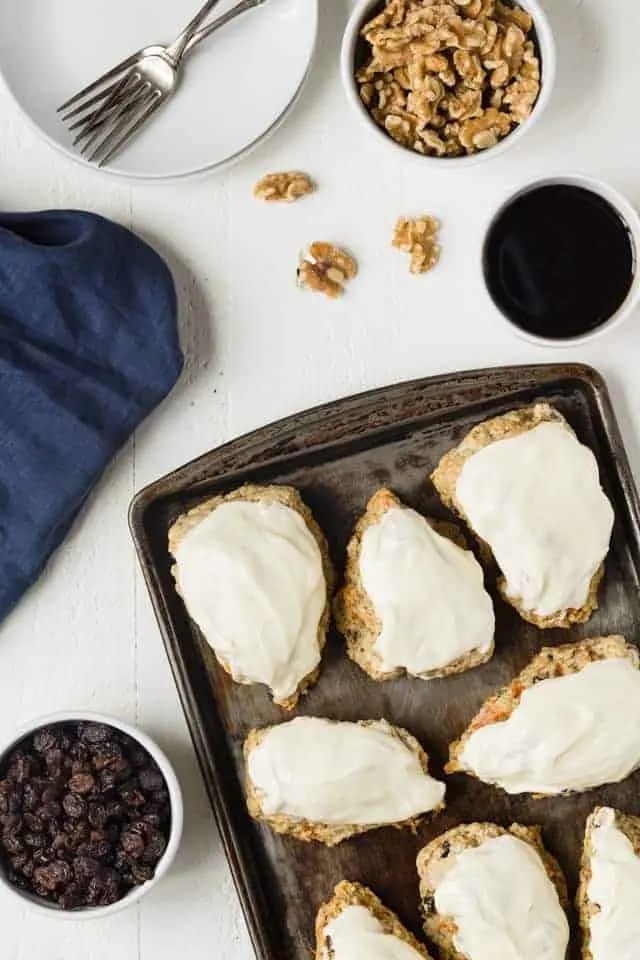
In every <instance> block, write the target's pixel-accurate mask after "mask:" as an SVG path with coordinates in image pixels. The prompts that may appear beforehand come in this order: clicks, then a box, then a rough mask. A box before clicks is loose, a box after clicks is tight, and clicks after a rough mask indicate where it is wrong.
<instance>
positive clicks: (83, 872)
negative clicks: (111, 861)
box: [72, 854, 102, 883]
mask: <svg viewBox="0 0 640 960" xmlns="http://www.w3.org/2000/svg"><path fill="white" fill-rule="evenodd" d="M72 867H73V875H74V877H75V878H76V880H77V881H78V883H87V882H88V881H89V880H91V878H92V877H97V876H98V874H99V873H100V871H101V869H102V865H101V864H100V861H99V860H96V859H95V857H89V856H87V855H86V854H81V855H80V856H77V857H74V859H73V862H72Z"/></svg>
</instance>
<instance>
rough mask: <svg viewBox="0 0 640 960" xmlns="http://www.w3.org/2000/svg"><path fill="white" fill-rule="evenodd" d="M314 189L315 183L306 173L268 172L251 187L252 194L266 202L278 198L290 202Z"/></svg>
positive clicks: (277, 199)
mask: <svg viewBox="0 0 640 960" xmlns="http://www.w3.org/2000/svg"><path fill="white" fill-rule="evenodd" d="M315 189H316V185H315V183H314V182H313V180H312V179H311V177H308V176H307V175H306V173H294V172H289V173H268V174H267V175H266V176H264V177H262V179H261V180H258V182H257V183H256V185H255V187H254V188H253V195H254V197H256V198H257V199H258V200H265V201H266V202H267V203H273V202H278V201H280V200H284V201H287V202H289V203H292V202H293V201H294V200H299V199H300V198H301V197H306V196H307V195H308V194H310V193H313V192H314V190H315Z"/></svg>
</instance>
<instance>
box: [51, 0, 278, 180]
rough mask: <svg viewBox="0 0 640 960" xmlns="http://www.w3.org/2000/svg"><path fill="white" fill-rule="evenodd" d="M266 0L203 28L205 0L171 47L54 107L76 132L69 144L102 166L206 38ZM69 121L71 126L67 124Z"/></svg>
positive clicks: (136, 58)
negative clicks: (189, 55)
mask: <svg viewBox="0 0 640 960" xmlns="http://www.w3.org/2000/svg"><path fill="white" fill-rule="evenodd" d="M265 2H266V0H240V2H239V3H238V4H236V6H235V7H232V8H231V10H228V11H227V13H225V14H223V15H222V16H220V17H218V18H217V19H216V20H213V21H212V22H211V23H209V24H207V25H206V26H202V24H203V23H204V22H205V20H206V19H207V17H208V16H209V14H210V13H211V11H212V10H213V8H214V7H215V6H216V5H217V4H218V3H219V0H208V2H207V3H205V4H204V6H203V7H202V8H201V9H200V10H199V11H198V13H197V14H196V16H195V17H194V18H193V20H191V22H190V23H189V24H188V25H187V26H186V27H185V29H184V30H183V31H182V33H181V34H180V35H179V36H178V37H177V39H176V40H174V42H173V43H171V44H169V45H167V46H163V45H161V44H154V45H153V46H149V47H144V48H143V49H142V50H138V52H137V53H134V54H132V56H130V57H127V58H126V59H125V60H123V61H122V62H121V63H119V64H118V65H117V66H115V67H114V68H113V69H112V70H109V71H108V72H107V73H105V74H103V76H101V77H99V78H98V79H97V80H96V81H94V83H91V84H89V86H87V87H85V88H84V89H83V90H80V91H79V93H76V94H75V95H74V96H73V97H71V99H70V100H67V101H66V103H63V104H62V106H60V107H58V113H60V114H61V119H62V121H63V122H64V123H66V124H67V125H68V127H69V130H71V131H73V130H76V131H77V134H76V137H75V140H74V141H73V145H74V146H77V147H78V149H79V151H80V153H81V154H82V156H84V157H85V158H86V159H87V160H88V161H89V162H90V163H97V164H98V166H100V167H102V166H104V165H105V164H107V163H108V162H109V160H111V159H112V158H113V157H114V156H115V155H116V153H119V152H120V151H121V150H122V149H123V148H124V147H125V146H126V145H127V144H129V143H130V142H131V140H132V139H133V138H134V137H135V136H136V135H137V134H138V133H139V132H140V130H141V129H142V127H143V126H145V125H146V124H147V123H148V121H149V120H150V119H151V118H152V117H153V116H154V114H155V113H157V111H158V110H159V109H160V107H161V106H162V105H163V104H164V103H166V102H167V100H169V98H170V97H171V96H172V95H173V93H174V92H175V90H176V87H177V86H178V80H179V74H180V68H181V66H182V63H183V61H184V58H185V57H186V56H187V54H189V53H191V51H192V50H193V49H194V48H195V47H196V46H197V45H198V44H199V43H201V42H202V41H203V40H204V39H205V38H206V37H208V36H210V35H211V34H212V33H214V32H215V31H216V30H219V29H220V28H221V27H223V26H225V24H227V23H230V22H231V21H232V20H235V19H236V17H239V16H240V15H241V14H243V13H246V12H247V11H248V10H252V9H254V8H255V7H259V6H261V5H262V4H263V3H265ZM70 121H72V122H70Z"/></svg>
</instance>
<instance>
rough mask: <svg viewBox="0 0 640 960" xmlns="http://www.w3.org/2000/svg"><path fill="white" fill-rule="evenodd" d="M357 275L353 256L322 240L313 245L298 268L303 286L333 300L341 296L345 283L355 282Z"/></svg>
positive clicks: (356, 265) (356, 266)
mask: <svg viewBox="0 0 640 960" xmlns="http://www.w3.org/2000/svg"><path fill="white" fill-rule="evenodd" d="M357 273H358V264H357V263H356V261H355V259H354V258H353V257H352V256H351V254H349V253H347V252H346V250H341V249H340V247H336V246H334V244H332V243H325V242H324V241H321V240H316V241H315V242H314V243H312V244H311V246H310V247H309V252H308V253H307V255H306V256H305V257H304V258H303V259H302V260H301V262H300V265H299V266H298V280H299V281H300V284H301V286H303V287H307V288H308V289H309V290H313V291H314V292H316V293H324V294H326V295H327V296H328V297H330V298H331V299H335V298H336V297H339V296H341V295H342V294H343V293H344V286H345V283H346V282H347V281H348V280H353V278H354V277H355V276H356V275H357Z"/></svg>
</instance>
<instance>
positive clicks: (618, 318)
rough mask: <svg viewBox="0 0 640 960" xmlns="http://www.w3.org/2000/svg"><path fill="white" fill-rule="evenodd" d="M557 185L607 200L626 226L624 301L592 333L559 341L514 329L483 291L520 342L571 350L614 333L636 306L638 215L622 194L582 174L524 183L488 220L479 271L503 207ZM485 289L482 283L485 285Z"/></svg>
mask: <svg viewBox="0 0 640 960" xmlns="http://www.w3.org/2000/svg"><path fill="white" fill-rule="evenodd" d="M560 184H567V185H569V186H575V187H583V188H584V189H585V190H590V191H591V192H592V193H595V194H597V195H598V196H600V197H602V198H603V199H604V200H607V201H608V202H609V203H610V204H611V206H612V207H613V208H614V209H615V210H617V211H618V213H619V215H620V217H621V218H622V220H623V221H624V223H625V224H626V226H627V228H628V230H629V233H630V235H631V244H632V247H633V268H634V270H633V280H632V282H631V286H630V288H629V292H628V293H627V296H626V299H625V300H624V302H623V303H622V304H621V305H620V306H619V307H618V309H617V310H616V312H615V313H614V314H612V316H611V317H609V319H608V320H605V322H604V323H602V324H600V326H599V327H596V328H595V329H594V330H589V331H588V332H587V333H582V334H580V335H579V336H577V337H566V338H564V339H561V340H554V339H550V338H548V337H540V336H537V335H536V334H534V333H529V332H528V331H526V330H523V329H522V328H521V327H519V326H518V324H517V323H514V321H513V320H511V319H510V318H509V317H508V316H506V314H504V313H503V312H502V310H500V307H499V306H498V305H497V304H495V303H494V301H493V298H491V294H490V293H489V291H488V290H487V296H488V297H489V298H490V299H491V302H492V303H493V304H494V306H495V308H496V310H498V311H499V312H500V315H501V317H502V318H503V319H504V321H505V322H506V323H508V324H509V326H510V327H511V329H512V330H513V331H514V333H516V334H517V335H518V336H519V337H520V338H521V339H523V340H526V341H528V343H534V344H537V345H539V346H544V347H556V348H563V347H575V346H577V345H582V344H584V343H590V342H592V341H593V340H597V339H598V338H599V337H601V336H603V335H604V334H606V333H610V332H611V330H615V329H616V328H617V327H619V326H620V324H621V323H623V322H624V321H625V320H626V319H627V317H628V316H629V315H630V314H631V313H633V311H634V310H635V309H636V307H637V306H638V304H639V303H640V269H639V265H638V252H639V251H640V216H639V215H638V212H637V210H636V209H635V207H634V206H632V204H631V203H630V202H629V200H627V198H626V197H625V196H624V194H622V193H620V191H619V190H617V189H616V188H615V187H612V186H611V184H609V183H605V182H604V181H602V180H594V179H593V178H592V177H587V176H583V175H582V174H576V173H569V174H566V175H564V176H563V175H558V176H554V177H545V178H543V179H541V180H535V181H534V182H533V183H527V184H525V185H523V186H522V187H520V188H519V189H517V190H515V191H513V192H512V193H510V194H509V196H508V197H506V199H504V200H503V201H502V202H501V203H500V204H499V205H498V207H497V209H496V210H495V212H494V213H493V215H492V216H491V218H490V220H489V224H488V226H487V229H486V231H485V234H484V238H483V241H482V248H481V251H480V269H481V271H482V274H483V276H484V251H485V246H486V242H487V238H488V236H489V233H490V231H491V228H492V227H493V225H494V223H495V222H496V220H497V219H498V217H499V216H500V214H501V213H502V212H503V210H504V209H505V207H508V206H509V205H510V204H511V203H513V201H514V200H517V198H518V197H522V196H524V194H526V193H530V192H531V191H532V190H537V189H538V188H539V187H549V186H557V185H560ZM485 288H486V282H485Z"/></svg>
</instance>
